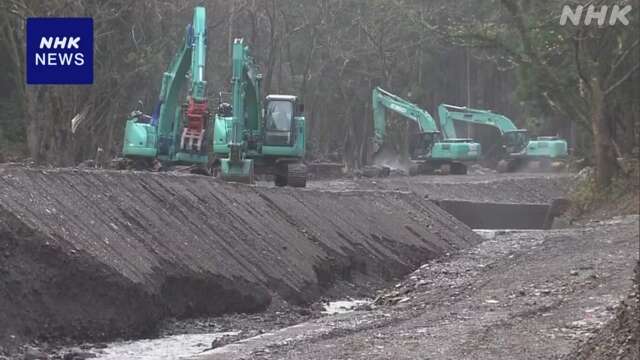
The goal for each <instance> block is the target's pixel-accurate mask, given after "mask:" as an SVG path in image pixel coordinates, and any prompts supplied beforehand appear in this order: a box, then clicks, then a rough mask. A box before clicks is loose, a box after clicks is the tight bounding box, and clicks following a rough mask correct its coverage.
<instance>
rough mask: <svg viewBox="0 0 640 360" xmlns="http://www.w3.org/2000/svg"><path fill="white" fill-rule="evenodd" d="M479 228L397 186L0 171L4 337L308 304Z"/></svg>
mask: <svg viewBox="0 0 640 360" xmlns="http://www.w3.org/2000/svg"><path fill="white" fill-rule="evenodd" d="M479 241H480V240H479V238H478V237H477V236H476V235H475V234H474V233H473V232H472V231H471V230H470V229H469V228H468V227H467V226H466V225H464V224H462V223H461V222H460V221H458V220H456V219H455V218H454V217H452V216H451V215H449V214H448V213H446V212H445V211H444V210H442V209H441V208H439V207H438V206H436V205H435V204H433V203H431V202H429V201H426V200H424V199H422V198H421V197H417V196H415V195H413V194H407V193H399V192H325V191H314V190H293V189H288V188H284V189H276V188H260V187H252V186H244V185H237V184H225V183H221V182H218V181H216V180H215V179H212V178H208V177H204V176H196V175H175V174H158V173H134V172H110V171H77V170H34V169H23V168H13V167H4V168H0V344H1V343H2V341H8V340H6V339H9V338H11V335H14V336H17V337H23V338H32V337H41V338H42V337H45V338H46V337H52V338H60V337H66V336H70V337H75V338H89V339H99V338H104V339H107V338H113V337H115V336H140V335H144V334H148V333H150V332H152V331H153V330H154V328H155V326H156V324H157V323H158V322H159V321H160V320H161V319H163V318H166V317H192V316H201V315H215V314H221V313H228V312H241V311H242V312H244V311H259V310H262V309H265V308H266V307H268V306H269V304H270V303H271V301H272V299H273V297H274V296H277V297H280V298H282V299H284V300H286V301H288V302H290V303H294V304H304V303H308V302H310V301H313V300H315V299H317V297H318V296H319V295H321V294H322V293H323V291H325V290H326V289H328V288H330V287H331V286H332V284H334V283H335V282H336V281H339V280H340V281H342V280H344V281H353V282H356V281H361V280H362V279H366V278H369V279H374V278H375V279H384V280H390V279H393V278H395V277H398V276H401V275H403V274H405V273H407V272H409V271H411V270H413V269H414V268H415V267H416V266H418V265H420V264H421V263H423V262H425V261H426V260H428V259H430V258H434V257H437V256H439V255H441V254H443V253H446V252H449V251H452V250H455V249H460V248H465V247H469V246H472V245H474V244H476V243H478V242H479Z"/></svg>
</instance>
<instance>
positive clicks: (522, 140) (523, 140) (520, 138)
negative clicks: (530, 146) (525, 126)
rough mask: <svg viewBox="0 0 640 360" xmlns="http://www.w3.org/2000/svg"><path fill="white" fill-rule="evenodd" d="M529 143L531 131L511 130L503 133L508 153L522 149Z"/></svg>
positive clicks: (504, 144)
mask: <svg viewBox="0 0 640 360" xmlns="http://www.w3.org/2000/svg"><path fill="white" fill-rule="evenodd" d="M527 143H529V133H528V132H527V131H522V130H520V131H510V132H506V133H504V135H503V146H504V147H505V149H506V150H507V152H508V153H517V152H520V151H522V150H523V149H524V148H525V147H526V146H527Z"/></svg>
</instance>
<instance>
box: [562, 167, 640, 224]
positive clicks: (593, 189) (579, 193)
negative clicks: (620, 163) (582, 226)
mask: <svg viewBox="0 0 640 360" xmlns="http://www.w3.org/2000/svg"><path fill="white" fill-rule="evenodd" d="M587 169H588V170H591V171H588V170H587V171H585V172H586V174H585V175H586V176H585V177H584V178H583V179H582V180H581V181H579V182H578V184H577V186H576V187H575V188H574V190H573V191H572V192H571V195H570V197H569V199H570V201H571V209H570V213H571V215H572V217H574V218H579V217H581V216H584V215H585V214H589V213H591V212H593V211H596V210H600V209H602V207H603V206H610V204H615V205H616V206H615V209H614V211H615V212H616V214H615V215H618V214H617V213H620V212H622V213H627V212H630V213H634V212H637V211H638V210H637V209H638V208H637V202H638V191H639V190H640V189H639V188H638V187H639V186H638V185H639V184H638V173H637V169H636V172H635V173H632V174H629V175H621V176H616V177H614V178H613V180H612V182H611V184H610V185H609V186H608V187H606V188H604V189H603V188H600V187H598V186H597V184H596V180H595V177H594V176H593V171H592V170H593V169H592V168H587Z"/></svg>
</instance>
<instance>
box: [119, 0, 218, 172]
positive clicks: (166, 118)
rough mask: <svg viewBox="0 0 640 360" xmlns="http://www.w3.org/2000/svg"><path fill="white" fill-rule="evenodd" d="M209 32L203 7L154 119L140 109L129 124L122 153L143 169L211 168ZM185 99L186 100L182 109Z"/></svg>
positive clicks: (171, 69)
mask: <svg viewBox="0 0 640 360" xmlns="http://www.w3.org/2000/svg"><path fill="white" fill-rule="evenodd" d="M206 53H207V26H206V14H205V9H204V7H196V8H195V10H194V13H193V22H192V23H191V24H189V25H188V26H187V29H186V34H185V36H184V41H183V43H182V46H181V47H180V49H179V50H178V52H177V53H176V54H175V56H174V58H173V60H172V61H171V64H170V65H169V69H168V70H167V71H166V72H165V73H164V75H163V76H162V87H161V90H160V96H159V98H158V103H157V105H156V107H155V109H154V111H153V114H152V115H151V116H149V115H146V114H144V113H143V112H142V109H141V103H139V107H138V109H136V110H135V111H133V112H132V113H131V116H130V117H129V119H127V122H126V127H125V133H124V142H123V148H122V152H123V155H124V156H125V157H126V158H129V159H132V160H134V161H136V162H138V163H143V164H146V163H151V162H152V161H154V160H159V161H160V162H161V163H163V164H186V165H195V166H196V167H199V168H201V169H206V168H207V163H208V160H209V152H210V146H208V143H210V142H211V131H210V130H211V129H212V125H213V124H212V116H211V114H210V112H209V105H208V102H207V98H206V84H207V83H206V81H205V79H204V77H205V62H206ZM181 98H186V101H184V102H183V103H182V104H181V103H180V99H181Z"/></svg>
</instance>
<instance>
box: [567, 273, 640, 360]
mask: <svg viewBox="0 0 640 360" xmlns="http://www.w3.org/2000/svg"><path fill="white" fill-rule="evenodd" d="M639 267H640V263H639V264H638V265H637V266H636V269H635V273H636V276H635V283H634V286H633V288H632V290H631V292H630V294H629V297H628V299H625V300H623V301H621V302H620V305H619V306H618V309H617V310H616V316H615V317H614V318H613V319H611V320H610V321H609V322H608V323H607V324H606V325H605V326H604V327H603V328H602V329H600V331H598V333H597V334H596V335H595V336H593V337H592V338H590V339H589V340H588V341H587V342H585V343H584V344H583V345H582V346H580V347H579V349H578V351H577V352H576V353H575V354H571V355H570V356H567V357H565V358H564V360H636V359H640V343H639V342H638V334H639V333H640V323H639V321H640V310H639V307H640V293H639V288H638V283H640V269H639Z"/></svg>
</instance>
